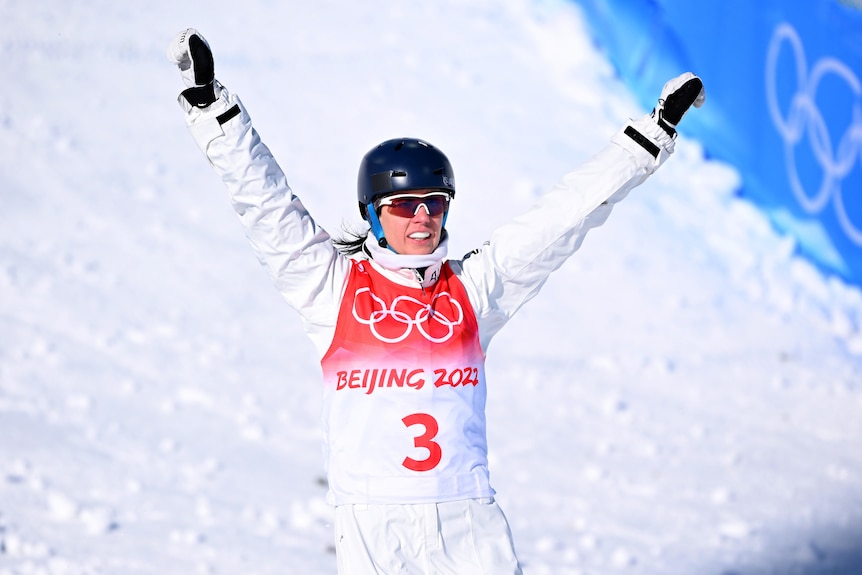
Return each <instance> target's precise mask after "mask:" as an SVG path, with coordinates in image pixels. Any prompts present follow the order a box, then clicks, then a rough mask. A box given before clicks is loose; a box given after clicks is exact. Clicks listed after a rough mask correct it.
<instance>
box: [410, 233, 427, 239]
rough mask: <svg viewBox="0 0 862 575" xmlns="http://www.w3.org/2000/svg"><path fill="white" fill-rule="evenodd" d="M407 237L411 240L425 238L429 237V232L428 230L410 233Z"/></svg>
mask: <svg viewBox="0 0 862 575" xmlns="http://www.w3.org/2000/svg"><path fill="white" fill-rule="evenodd" d="M408 237H409V238H410V239H412V240H427V239H428V238H430V237H431V234H429V233H428V232H416V233H413V234H410V235H409V236H408Z"/></svg>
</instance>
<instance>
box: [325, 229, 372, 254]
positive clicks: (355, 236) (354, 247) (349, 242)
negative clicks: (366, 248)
mask: <svg viewBox="0 0 862 575" xmlns="http://www.w3.org/2000/svg"><path fill="white" fill-rule="evenodd" d="M369 229H370V228H369V227H368V226H366V227H365V228H356V227H354V226H351V225H350V224H348V223H346V222H345V223H343V224H341V232H342V233H341V235H340V236H337V237H333V238H332V245H334V246H335V249H337V250H338V251H339V252H341V253H342V254H344V255H345V256H354V255H356V254H358V253H359V252H361V251H362V247H363V245H364V244H365V238H366V237H368V231H369Z"/></svg>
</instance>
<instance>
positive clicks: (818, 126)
mask: <svg viewBox="0 0 862 575" xmlns="http://www.w3.org/2000/svg"><path fill="white" fill-rule="evenodd" d="M785 44H787V45H788V47H789V49H790V50H791V52H792V54H793V57H794V59H795V64H796V66H795V73H796V85H797V86H796V93H795V94H794V96H793V98H792V100H791V101H790V106H789V109H788V111H787V115H786V116H783V115H782V112H781V110H780V106H779V103H778V94H777V83H778V82H777V68H778V57H779V55H780V52H781V50H782V48H783V46H784V45H785ZM830 76H836V77H837V78H838V79H839V80H841V81H842V82H843V83H845V84H846V85H847V86H848V87H849V89H850V90H851V91H852V94H853V108H852V118H853V119H852V123H851V124H850V126H849V127H848V128H847V130H846V131H845V132H844V134H843V135H842V136H841V139H840V140H839V142H838V145H837V147H836V146H834V145H833V142H832V141H831V139H830V135H829V131H828V127H827V125H826V122H825V120H824V119H823V115H822V113H821V112H820V110H818V108H817V104H816V95H817V90H818V88H819V87H820V84H821V82H823V80H824V79H825V78H827V77H830ZM766 98H767V102H768V105H769V115H770V116H771V118H772V123H773V124H774V125H775V127H776V129H777V130H778V133H779V134H780V135H781V138H782V139H783V140H784V157H785V163H786V166H787V179H788V181H789V183H790V187H791V189H792V191H793V194H794V196H795V197H796V199H797V201H798V202H799V204H800V205H801V206H802V207H803V209H805V210H806V211H807V212H808V213H810V214H813V213H817V212H820V211H822V210H823V209H824V208H825V207H826V205H827V204H828V202H829V200H830V199H833V200H834V208H835V213H836V215H837V217H838V222H839V224H840V226H841V229H842V230H843V231H844V233H846V234H847V236H848V237H849V238H850V239H851V240H852V241H853V242H854V243H855V244H857V245H860V246H862V229H860V228H859V227H857V226H856V225H855V224H854V223H853V222H852V221H851V220H850V217H849V216H848V215H847V209H846V206H845V204H844V199H843V197H842V193H841V182H842V180H843V179H844V178H845V177H847V175H848V174H849V173H850V172H851V170H852V169H853V168H854V166H855V165H856V161H857V160H862V102H860V100H862V83H860V81H859V78H857V77H856V74H854V73H853V71H852V70H851V69H850V68H849V67H848V66H846V65H845V64H844V63H843V62H841V61H840V60H837V59H835V58H821V59H820V60H818V61H817V62H815V63H814V67H813V68H812V69H811V70H810V71H809V70H808V63H807V62H806V57H805V49H804V47H803V45H802V40H801V39H800V37H799V34H798V33H797V32H796V30H795V29H794V28H793V27H792V26H791V25H789V24H781V25H779V26H778V27H777V28H776V29H775V32H774V33H773V35H772V38H771V40H770V43H769V49H768V53H767V59H766ZM806 135H807V137H808V144H809V145H810V146H811V150H812V153H813V155H814V157H815V159H816V160H817V162H818V164H819V165H820V167H821V168H822V170H823V176H822V179H821V181H820V187H819V189H818V190H817V191H816V192H815V193H813V194H811V193H809V192H808V191H807V190H806V189H805V187H804V185H803V184H802V181H801V179H800V177H799V171H798V169H797V167H796V159H795V152H794V148H795V147H796V145H797V144H799V142H800V141H801V140H802V138H803V137H804V136H806Z"/></svg>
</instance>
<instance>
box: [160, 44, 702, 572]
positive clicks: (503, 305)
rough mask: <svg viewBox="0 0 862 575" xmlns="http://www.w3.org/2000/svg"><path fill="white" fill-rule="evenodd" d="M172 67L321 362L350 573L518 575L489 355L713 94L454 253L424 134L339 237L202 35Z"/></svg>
mask: <svg viewBox="0 0 862 575" xmlns="http://www.w3.org/2000/svg"><path fill="white" fill-rule="evenodd" d="M168 58H169V59H170V61H171V62H172V63H174V64H176V65H177V66H178V67H179V69H180V72H181V76H182V79H183V81H184V83H185V85H186V89H185V90H183V91H182V93H181V95H180V96H179V98H178V101H179V104H180V106H181V107H182V109H183V110H184V111H185V114H186V122H187V125H188V128H189V130H190V132H191V134H192V136H193V138H194V140H195V141H196V142H197V144H198V146H199V147H200V149H201V150H202V151H203V152H204V154H205V155H206V157H207V158H208V159H209V161H210V163H211V165H212V167H213V169H214V170H215V172H216V173H217V174H218V175H219V176H220V177H221V178H222V180H223V182H224V184H225V185H226V187H227V190H228V192H229V195H230V200H231V202H232V205H233V207H234V209H235V210H236V212H237V214H238V215H239V218H240V220H241V221H242V223H243V225H244V226H245V229H246V234H247V236H248V238H249V240H250V241H251V243H252V245H253V247H254V249H255V251H256V252H257V255H258V257H259V259H260V260H261V262H262V263H263V265H264V266H265V267H266V268H267V269H268V270H269V272H270V274H271V275H272V277H273V279H274V281H275V284H276V286H277V288H278V289H279V291H280V292H281V294H282V295H283V296H284V298H285V299H286V300H287V301H288V303H289V304H290V305H291V306H293V307H294V308H295V309H296V310H298V312H299V314H300V316H301V318H302V321H303V324H304V327H305V330H306V332H307V333H308V335H309V337H310V338H311V340H312V341H313V343H314V345H315V347H316V349H317V352H318V355H319V357H320V362H321V367H322V371H323V406H324V413H323V423H322V425H323V431H324V442H325V444H324V452H325V453H324V455H325V465H326V469H327V478H328V485H329V487H328V494H327V500H328V502H329V503H331V504H332V505H334V506H335V526H334V528H335V541H336V556H337V563H338V572H339V573H340V574H342V575H345V574H350V575H365V574H378V573H387V574H388V573H413V574H418V573H451V574H457V575H470V574H487V573H494V574H495V575H501V574H505V573H510V574H515V573H521V568H520V566H519V563H518V560H517V557H516V554H515V549H514V544H513V542H512V536H511V532H510V529H509V525H508V523H507V521H506V518H505V516H504V514H503V512H502V510H501V509H500V507H499V506H498V505H497V503H496V502H495V500H494V493H495V492H494V490H493V489H492V488H491V485H490V481H489V473H488V459H487V445H486V434H485V397H486V383H485V369H484V363H485V352H486V350H487V349H488V344H489V343H490V341H491V339H492V338H493V336H494V335H495V334H496V333H497V332H498V331H499V330H500V328H502V327H503V325H505V324H506V322H507V321H508V319H509V318H510V317H511V316H512V315H513V314H514V313H515V312H516V311H517V310H518V309H519V308H520V307H521V306H522V305H523V304H524V303H525V302H527V301H528V300H530V299H531V298H532V297H533V296H535V295H536V293H537V292H538V291H539V289H540V288H541V286H542V285H543V284H544V282H545V280H546V279H547V277H548V275H549V274H550V273H551V272H552V271H553V270H555V269H557V268H558V267H560V266H561V265H562V264H563V262H564V261H565V260H566V259H567V258H568V257H569V256H570V255H572V253H574V252H575V251H576V250H577V249H578V248H579V247H580V245H581V242H582V241H583V239H584V236H585V234H586V233H587V231H588V230H590V229H591V228H594V227H596V226H599V225H601V224H602V223H604V221H605V220H606V219H607V217H608V215H609V214H610V212H611V208H612V206H613V205H614V204H615V203H617V202H619V201H620V200H622V199H623V198H624V197H625V196H626V195H627V194H628V193H629V191H630V190H631V189H632V188H634V187H636V186H638V185H639V184H641V183H642V182H643V181H644V180H646V178H647V177H648V176H649V175H650V174H652V173H653V172H654V171H655V170H656V169H658V167H659V166H661V165H662V163H663V162H664V161H665V160H666V159H667V158H668V157H669V156H670V154H671V153H672V152H673V149H674V142H675V137H676V130H675V127H676V125H677V124H678V122H679V121H680V119H681V118H682V116H683V114H685V113H686V111H687V110H688V109H689V107H690V106H692V105H694V106H695V107H699V106H700V105H701V104H702V103H703V101H704V91H703V85H702V82H701V80H700V79H699V78H698V77H696V76H694V75H693V74H691V73H685V74H683V75H681V76H679V77H677V78H674V79H673V80H670V81H669V82H668V83H667V84H665V86H664V89H663V90H662V94H661V97H660V99H659V101H658V104H657V106H656V107H655V109H654V110H653V112H652V113H651V114H649V115H646V116H644V117H642V118H640V119H638V120H635V121H631V122H629V123H628V124H626V125H625V126H624V127H623V128H622V129H621V130H620V131H619V132H618V133H617V134H615V135H614V136H613V137H612V138H611V139H610V142H609V143H608V144H607V145H606V146H605V147H604V148H603V149H602V150H600V151H599V152H598V153H597V154H596V155H595V156H594V157H592V158H591V159H590V160H589V161H587V162H586V163H584V164H583V165H582V166H581V167H580V168H577V169H575V170H574V171H572V172H571V173H569V174H567V175H566V176H565V177H564V178H563V179H562V181H561V182H560V183H559V184H558V185H557V186H556V187H554V188H553V189H552V190H551V191H549V192H548V193H547V194H545V195H544V196H543V197H542V198H541V199H540V200H539V202H538V204H537V205H536V206H534V207H533V208H531V209H530V210H528V211H527V212H526V213H524V214H523V215H521V216H520V217H517V218H515V219H514V220H512V221H511V222H509V223H506V224H504V225H502V226H500V227H499V228H497V229H496V230H495V231H494V232H493V233H492V234H491V237H490V240H489V241H488V242H486V243H485V244H484V245H483V246H482V247H480V248H479V249H476V250H474V251H473V252H471V253H470V254H468V255H466V256H464V257H463V258H461V259H447V245H448V230H447V229H446V227H445V224H446V217H447V215H448V211H449V208H450V205H451V203H452V201H453V200H454V198H455V195H456V194H455V178H454V173H453V170H452V166H451V165H450V163H449V160H448V159H447V158H446V156H445V155H444V154H443V152H441V151H440V150H439V149H437V148H436V147H434V146H432V145H431V144H429V143H427V142H425V141H423V140H419V139H414V138H396V139H391V140H387V141H385V142H383V143H381V144H380V145H378V146H376V147H374V148H373V149H371V150H370V151H369V152H368V153H367V154H366V155H365V157H364V158H363V159H362V161H361V164H360V167H359V177H358V195H357V198H358V204H359V211H360V213H361V215H362V217H363V219H364V220H365V221H367V222H368V225H369V230H368V232H367V234H360V235H359V236H355V237H349V236H348V237H343V238H341V239H336V240H334V239H332V238H331V237H330V236H329V235H328V234H327V233H326V232H325V231H324V230H323V229H321V228H320V227H319V226H318V225H317V224H316V223H315V221H314V220H313V219H312V218H311V216H310V215H309V213H308V212H307V211H306V209H305V207H304V206H303V204H302V202H301V201H300V200H299V198H298V197H297V196H296V195H294V193H293V191H292V190H291V188H290V187H289V186H288V183H287V180H286V178H285V175H284V173H283V172H282V170H281V168H280V167H279V165H278V163H277V162H276V160H275V159H274V158H273V156H272V155H271V153H270V151H269V149H268V148H267V147H266V146H265V145H264V144H263V142H262V141H261V139H260V137H259V136H258V133H257V131H256V130H255V129H254V127H253V125H252V121H251V118H250V116H249V114H248V112H247V110H246V109H245V107H244V106H243V104H242V102H241V101H240V99H239V98H238V97H237V96H236V94H233V93H231V92H230V91H228V89H227V88H226V87H225V86H223V85H222V84H221V83H220V82H219V81H218V80H216V79H215V71H214V63H213V55H212V51H211V49H210V46H209V44H208V42H207V41H206V40H205V39H204V37H203V36H202V35H201V34H200V33H199V32H197V31H196V30H195V29H193V28H189V29H187V30H184V31H182V32H180V33H179V34H177V35H176V37H175V38H174V39H173V40H172V42H171V43H170V45H169V47H168Z"/></svg>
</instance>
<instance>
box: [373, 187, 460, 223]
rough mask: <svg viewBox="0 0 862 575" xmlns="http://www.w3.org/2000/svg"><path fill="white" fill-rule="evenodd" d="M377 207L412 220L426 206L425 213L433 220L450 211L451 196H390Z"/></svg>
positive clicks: (445, 194) (442, 193)
mask: <svg viewBox="0 0 862 575" xmlns="http://www.w3.org/2000/svg"><path fill="white" fill-rule="evenodd" d="M377 205H378V207H380V206H387V207H389V213H390V214H392V215H393V216H398V217H399V218H412V217H413V216H415V215H416V214H418V213H419V210H420V208H422V207H423V206H424V207H425V211H426V212H428V215H429V216H431V217H432V218H433V217H436V216H440V215H442V214H445V213H446V211H447V210H448V209H449V194H447V193H444V192H439V193H432V194H427V195H424V196H407V195H403V196H402V195H398V196H389V197H388V198H383V199H382V200H380V201H379V202H378V204H377Z"/></svg>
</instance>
